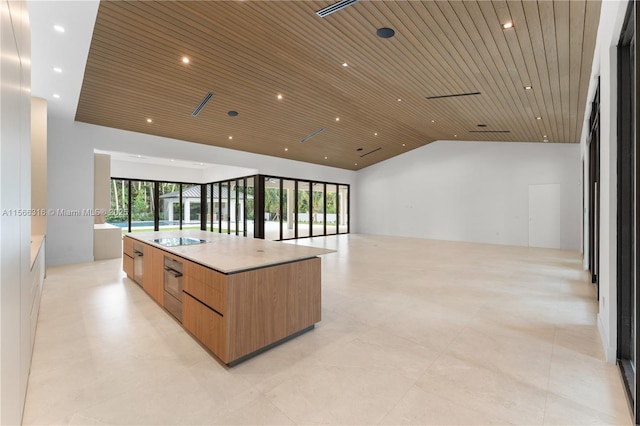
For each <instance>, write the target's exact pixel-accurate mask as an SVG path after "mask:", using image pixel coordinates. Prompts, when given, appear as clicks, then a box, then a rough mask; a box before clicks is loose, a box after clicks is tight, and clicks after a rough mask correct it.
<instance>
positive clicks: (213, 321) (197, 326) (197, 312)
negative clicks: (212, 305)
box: [182, 294, 229, 363]
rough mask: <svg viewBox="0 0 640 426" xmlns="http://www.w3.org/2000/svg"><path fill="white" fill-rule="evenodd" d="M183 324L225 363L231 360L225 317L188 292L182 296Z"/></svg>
mask: <svg viewBox="0 0 640 426" xmlns="http://www.w3.org/2000/svg"><path fill="white" fill-rule="evenodd" d="M182 326H183V327H184V328H185V329H186V330H187V331H189V332H190V333H191V334H193V336H194V337H195V338H196V339H198V340H199V341H200V342H201V343H202V344H203V345H204V346H206V347H207V348H208V349H209V350H210V351H211V352H213V353H214V354H216V356H218V357H219V358H220V359H221V360H222V361H223V362H224V363H227V362H229V360H228V359H227V358H228V355H227V352H228V351H227V349H226V348H227V345H226V344H227V333H226V327H225V321H224V318H223V317H222V316H221V315H219V314H217V313H216V312H214V311H212V310H211V309H209V308H208V307H207V306H205V305H203V304H202V303H200V302H199V301H198V300H196V299H194V298H193V297H191V296H189V295H188V294H183V296H182Z"/></svg>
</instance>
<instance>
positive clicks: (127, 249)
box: [122, 236, 133, 258]
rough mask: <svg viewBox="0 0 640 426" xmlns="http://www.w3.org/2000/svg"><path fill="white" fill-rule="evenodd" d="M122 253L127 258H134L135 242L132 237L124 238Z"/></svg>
mask: <svg viewBox="0 0 640 426" xmlns="http://www.w3.org/2000/svg"><path fill="white" fill-rule="evenodd" d="M122 251H123V252H124V254H126V255H127V256H129V257H131V258H133V240H132V239H131V238H130V237H127V236H124V237H122Z"/></svg>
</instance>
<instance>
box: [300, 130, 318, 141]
mask: <svg viewBox="0 0 640 426" xmlns="http://www.w3.org/2000/svg"><path fill="white" fill-rule="evenodd" d="M322 132H324V129H318V130H316V131H315V132H313V133H311V134H310V135H309V136H306V137H304V138H302V139H300V143H305V142H306V141H308V140H309V139H311V138H312V137H314V136H317V135H319V134H320V133H322Z"/></svg>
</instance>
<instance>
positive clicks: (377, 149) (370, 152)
mask: <svg viewBox="0 0 640 426" xmlns="http://www.w3.org/2000/svg"><path fill="white" fill-rule="evenodd" d="M381 149H382V147H380V148H376V149H374V150H373V151H369V152H367V153H366V154H362V155H361V156H360V158H362V157H366V156H367V155H369V154H373V153H374V152H376V151H380V150H381Z"/></svg>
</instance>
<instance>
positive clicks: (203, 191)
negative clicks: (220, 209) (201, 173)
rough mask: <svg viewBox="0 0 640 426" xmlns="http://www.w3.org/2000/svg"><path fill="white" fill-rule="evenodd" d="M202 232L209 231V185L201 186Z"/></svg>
mask: <svg viewBox="0 0 640 426" xmlns="http://www.w3.org/2000/svg"><path fill="white" fill-rule="evenodd" d="M200 230H201V231H206V230H207V185H205V184H201V185H200Z"/></svg>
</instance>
